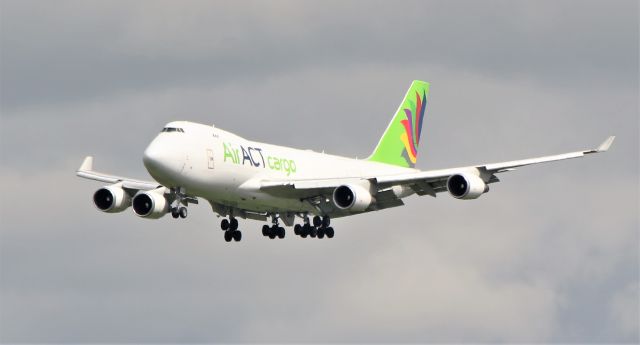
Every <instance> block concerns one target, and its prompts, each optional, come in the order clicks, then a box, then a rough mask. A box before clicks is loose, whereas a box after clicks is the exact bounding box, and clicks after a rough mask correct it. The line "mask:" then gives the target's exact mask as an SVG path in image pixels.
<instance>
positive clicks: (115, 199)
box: [93, 183, 131, 213]
mask: <svg viewBox="0 0 640 345" xmlns="http://www.w3.org/2000/svg"><path fill="white" fill-rule="evenodd" d="M93 203H94V204H95V205H96V207H97V208H98V209H99V210H100V211H102V212H108V213H116V212H122V211H124V210H126V209H127V207H129V206H131V197H130V196H129V194H127V192H125V191H124V189H122V184H120V183H116V184H113V185H110V186H106V187H102V188H100V189H98V190H97V191H96V192H95V193H93Z"/></svg>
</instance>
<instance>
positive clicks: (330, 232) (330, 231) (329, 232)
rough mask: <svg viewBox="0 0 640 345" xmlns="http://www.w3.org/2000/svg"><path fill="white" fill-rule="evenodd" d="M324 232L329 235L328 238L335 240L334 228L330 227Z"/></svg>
mask: <svg viewBox="0 0 640 345" xmlns="http://www.w3.org/2000/svg"><path fill="white" fill-rule="evenodd" d="M324 231H325V232H326V234H327V238H333V235H335V233H334V232H333V228H332V227H328V228H326V229H325V230H324Z"/></svg>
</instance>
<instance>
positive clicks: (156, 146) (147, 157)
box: [142, 138, 184, 182]
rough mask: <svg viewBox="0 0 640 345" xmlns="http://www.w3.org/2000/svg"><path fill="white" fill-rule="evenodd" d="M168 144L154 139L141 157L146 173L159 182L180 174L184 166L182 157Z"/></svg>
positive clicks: (175, 148)
mask: <svg viewBox="0 0 640 345" xmlns="http://www.w3.org/2000/svg"><path fill="white" fill-rule="evenodd" d="M169 144H170V143H168V142H166V141H163V140H162V139H161V138H156V139H154V140H153V141H152V142H151V144H149V146H148V147H147V149H146V150H145V151H144V154H143V156H142V162H143V163H144V166H145V167H146V168H147V171H149V174H151V176H153V177H154V178H155V179H156V180H158V181H159V182H161V181H163V180H166V179H167V178H172V177H174V176H176V175H177V174H180V172H182V168H183V166H184V159H183V158H184V156H183V155H181V154H180V152H179V151H178V149H177V147H176V146H175V145H169Z"/></svg>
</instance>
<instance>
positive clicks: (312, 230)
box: [309, 227, 318, 238]
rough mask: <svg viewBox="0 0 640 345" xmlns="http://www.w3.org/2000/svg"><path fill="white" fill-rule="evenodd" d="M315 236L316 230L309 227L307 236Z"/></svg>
mask: <svg viewBox="0 0 640 345" xmlns="http://www.w3.org/2000/svg"><path fill="white" fill-rule="evenodd" d="M317 235H318V229H316V228H315V227H311V228H310V229H309V236H311V237H313V238H316V236H317Z"/></svg>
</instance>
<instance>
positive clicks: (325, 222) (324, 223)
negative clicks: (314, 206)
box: [322, 216, 331, 228]
mask: <svg viewBox="0 0 640 345" xmlns="http://www.w3.org/2000/svg"><path fill="white" fill-rule="evenodd" d="M329 225H331V219H330V218H329V216H324V218H322V227H324V228H328V227H329Z"/></svg>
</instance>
